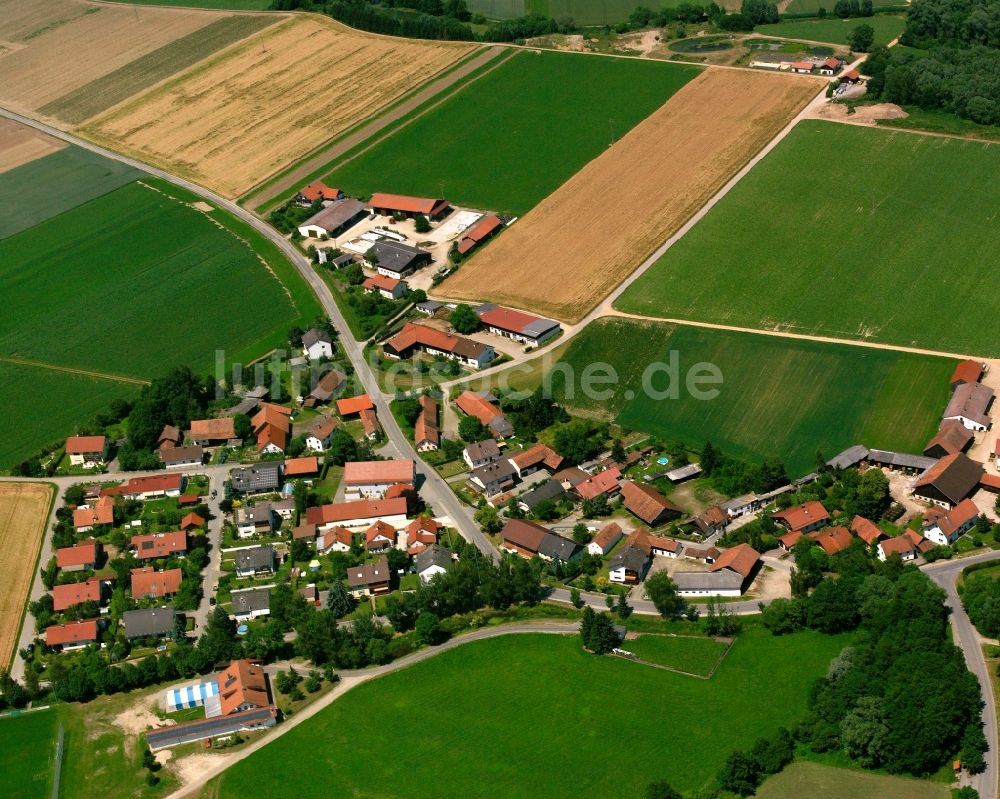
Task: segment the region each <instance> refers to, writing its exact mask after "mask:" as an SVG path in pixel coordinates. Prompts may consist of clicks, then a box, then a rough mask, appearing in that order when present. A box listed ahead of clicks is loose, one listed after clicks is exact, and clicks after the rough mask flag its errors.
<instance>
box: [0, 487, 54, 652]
mask: <svg viewBox="0 0 1000 799" xmlns="http://www.w3.org/2000/svg"><path fill="white" fill-rule="evenodd" d="M51 499H52V488H51V486H47V485H41V484H39V483H0V551H2V552H3V553H4V555H5V558H6V562H7V568H6V570H5V575H4V580H3V581H2V582H0V668H8V667H9V666H10V664H11V661H12V657H11V656H12V655H13V654H14V646H15V644H16V642H17V633H18V628H19V627H20V622H21V614H22V612H23V611H24V606H25V603H26V602H27V601H28V591H29V590H30V589H31V581H32V580H33V579H34V576H35V560H36V559H37V558H38V551H39V550H40V549H41V546H42V537H43V536H44V535H45V526H46V524H45V523H46V521H47V519H48V516H49V502H50V500H51ZM28 623H30V622H28Z"/></svg>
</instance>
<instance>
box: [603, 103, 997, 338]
mask: <svg viewBox="0 0 1000 799" xmlns="http://www.w3.org/2000/svg"><path fill="white" fill-rule="evenodd" d="M998 204H1000V146H998V145H993V144H983V143H981V142H973V141H966V140H959V139H947V138H940V137H931V136H919V135H915V134H911V133H902V132H891V131H887V130H881V129H870V128H862V127H858V126H854V125H840V124H836V123H831V122H820V121H805V122H800V123H799V124H798V126H796V128H795V129H794V130H793V131H792V133H791V134H790V135H789V136H788V137H787V138H786V139H785V140H784V141H783V142H782V143H781V144H779V145H778V147H777V148H776V149H775V150H773V151H772V152H771V153H770V154H768V155H767V157H766V158H764V159H763V161H761V162H760V163H759V164H758V165H757V166H756V167H754V169H753V170H752V171H751V172H750V173H749V174H748V175H747V176H746V177H745V178H743V180H741V181H740V182H739V183H738V184H737V185H736V186H735V187H734V188H733V190H732V191H730V192H729V193H728V194H727V195H726V196H725V197H724V198H723V199H722V200H721V201H720V202H719V204H718V205H716V206H715V207H714V208H713V209H712V210H711V211H710V212H709V213H708V215H707V216H705V217H704V218H703V219H702V220H701V221H700V222H699V223H698V224H697V225H696V226H695V227H694V228H693V229H692V230H691V231H690V232H689V233H688V234H687V235H686V236H684V238H682V239H681V240H680V241H679V242H677V244H676V245H674V246H673V247H671V249H670V250H668V251H667V253H666V254H665V255H664V256H663V257H662V258H661V259H660V260H659V261H658V262H657V263H656V264H654V265H653V267H652V268H650V269H649V271H647V272H646V273H645V274H644V275H643V276H642V277H641V278H640V279H639V280H637V281H636V282H635V283H634V284H632V286H630V287H629V289H628V290H627V291H626V292H625V293H624V295H623V296H622V297H621V298H620V299H619V300H618V301H617V302H616V303H615V305H616V307H618V308H620V309H621V310H624V311H630V312H634V313H639V314H645V315H650V316H663V317H667V318H672V319H691V320H697V321H706V322H718V323H724V324H729V325H737V326H742V327H755V328H764V329H778V330H785V331H793V332H797V333H806V334H819V335H824V336H831V337H836V338H863V339H867V340H872V341H882V342H889V343H893V344H900V345H907V346H914V347H921V348H927V349H932V350H935V351H941V352H951V353H965V354H972V355H978V356H996V355H1000V338H998V337H997V335H996V333H995V330H994V325H992V324H990V323H989V322H988V321H987V320H990V319H992V318H993V316H995V310H996V307H995V306H996V297H997V296H998V294H1000V269H997V268H996V258H995V253H996V252H997V250H998V249H1000V226H998V225H997V224H996V208H997V206H998Z"/></svg>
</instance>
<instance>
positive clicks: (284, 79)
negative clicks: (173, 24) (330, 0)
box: [80, 15, 472, 197]
mask: <svg viewBox="0 0 1000 799" xmlns="http://www.w3.org/2000/svg"><path fill="white" fill-rule="evenodd" d="M471 47H472V46H471V45H468V44H465V43H456V42H430V41H418V40H415V39H391V38H389V37H383V36H376V35H372V34H367V33H361V32H359V31H352V30H350V29H348V28H344V27H343V26H341V25H338V24H337V23H335V22H334V21H333V20H330V19H327V18H322V17H313V16H304V15H299V16H296V17H295V18H293V19H291V20H289V21H288V22H285V23H281V24H279V25H277V26H274V27H271V28H269V29H268V30H266V31H265V32H264V33H263V34H261V35H257V36H252V37H250V39H248V40H246V41H244V42H243V43H242V44H240V45H237V46H235V47H231V48H229V49H228V50H226V51H225V52H223V53H220V54H219V55H217V56H214V57H212V58H210V59H208V60H206V61H204V62H202V63H201V64H199V65H198V66H196V67H194V68H193V69H191V70H188V71H187V72H185V73H183V74H182V75H180V76H178V77H177V78H175V79H173V80H171V81H168V82H167V83H165V84H163V85H162V86H160V87H158V88H154V89H152V90H150V91H149V92H146V93H145V94H142V95H140V96H138V97H136V98H134V99H133V100H131V101H129V102H127V103H125V104H124V105H122V106H120V107H119V108H117V109H116V110H114V111H112V112H111V113H110V114H108V115H107V116H104V117H101V118H98V119H97V120H94V121H93V122H92V123H90V124H88V125H86V126H84V127H83V128H82V129H81V130H80V133H81V135H84V136H85V137H87V138H90V139H92V140H93V141H95V142H97V143H99V144H102V145H105V146H107V147H109V148H111V149H114V150H117V151H119V152H123V153H125V154H127V155H131V156H133V157H135V158H138V159H141V160H143V161H145V162H147V163H151V164H155V165H157V166H162V167H165V168H167V169H169V170H170V171H171V172H173V173H175V174H180V175H182V176H184V177H186V178H189V179H190V180H193V181H196V182H198V183H200V184H202V185H204V186H207V187H209V188H212V189H214V190H216V191H218V192H219V193H221V194H223V195H225V196H227V197H235V196H237V195H239V194H242V193H243V192H245V191H246V190H247V189H249V188H250V187H251V186H254V185H256V184H258V183H260V182H261V181H262V180H264V179H266V178H268V177H269V176H270V175H273V174H275V173H276V172H278V171H280V170H281V169H283V168H284V167H286V166H287V165H288V164H290V163H293V162H295V161H296V160H298V159H299V158H301V157H303V156H304V155H306V154H307V153H309V152H311V151H312V150H313V149H315V148H316V147H318V146H319V145H321V144H322V143H323V142H325V141H329V140H330V139H332V138H334V137H335V136H337V135H338V134H339V133H342V132H343V131H345V130H348V129H349V128H351V127H353V126H354V125H355V124H357V123H359V122H361V121H362V120H363V119H366V118H367V117H370V116H372V115H373V114H374V113H377V111H378V110H379V109H380V108H382V107H384V106H386V105H388V104H389V103H391V102H393V101H394V100H396V99H397V98H398V97H400V96H401V95H403V94H405V93H406V92H408V91H410V90H411V89H412V88H413V87H414V86H416V85H417V84H419V83H421V82H423V81H425V80H427V79H428V78H430V77H431V76H433V75H434V74H436V73H438V72H440V71H441V70H443V69H445V68H446V67H448V66H449V65H450V64H452V63H453V62H455V61H457V60H458V59H459V58H461V57H462V56H463V55H465V54H466V53H468V52H469V51H470V49H471Z"/></svg>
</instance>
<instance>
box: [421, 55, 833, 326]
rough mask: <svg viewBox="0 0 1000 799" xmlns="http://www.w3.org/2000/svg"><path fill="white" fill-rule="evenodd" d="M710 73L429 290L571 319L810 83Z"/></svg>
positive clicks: (703, 197) (705, 193)
mask: <svg viewBox="0 0 1000 799" xmlns="http://www.w3.org/2000/svg"><path fill="white" fill-rule="evenodd" d="M822 85H823V84H822V82H821V81H819V80H816V79H813V78H808V77H803V76H792V75H776V74H770V73H763V72H751V71H749V70H734V69H709V70H706V71H705V72H704V73H702V74H701V75H700V76H698V77H697V78H695V79H694V80H693V81H691V82H690V83H688V84H687V85H686V86H684V87H683V88H682V89H681V90H680V91H678V92H677V93H676V94H675V95H673V97H671V98H670V100H668V101H667V102H666V103H665V104H664V105H663V106H662V107H660V108H659V109H658V110H657V111H656V112H654V113H653V114H651V115H650V116H649V117H648V118H646V119H645V120H644V121H643V122H641V123H640V124H639V125H637V126H636V127H635V128H633V129H632V131H630V132H629V133H628V134H627V135H626V136H625V137H624V138H623V139H622V140H621V141H619V142H617V143H616V144H615V145H614V146H612V147H611V148H609V149H608V150H607V151H605V152H604V153H603V154H602V155H600V156H599V157H598V158H596V159H594V160H593V161H591V162H590V163H589V164H587V166H585V167H584V168H583V169H582V170H580V171H579V172H578V173H577V174H576V175H574V176H573V177H572V178H570V179H569V180H568V181H567V182H566V183H564V184H563V185H562V186H561V187H560V188H559V189H557V190H556V191H555V192H553V193H552V194H550V195H549V196H548V197H546V198H545V199H544V200H543V201H542V202H541V203H539V204H538V205H537V206H536V207H535V208H534V209H533V210H531V211H530V212H529V213H528V214H527V215H525V217H524V218H523V219H521V220H519V221H518V222H517V223H515V224H514V225H513V226H512V227H511V228H510V229H509V230H507V231H506V232H504V233H503V234H502V235H501V236H500V237H499V238H498V239H497V240H496V241H494V242H492V243H490V244H489V245H487V246H486V247H484V248H483V250H482V251H481V252H480V253H478V254H477V255H475V256H473V257H472V259H471V260H470V261H469V262H468V263H467V264H464V265H463V266H462V267H461V268H460V269H459V270H458V271H457V272H455V273H454V275H453V276H451V277H449V278H448V279H447V280H445V282H444V283H442V284H441V286H440V287H439V291H438V292H437V293H438V294H440V295H441V296H443V297H447V298H449V299H456V300H482V301H490V302H499V303H506V304H509V305H513V306H515V307H518V308H524V309H530V310H532V311H535V312H537V313H542V314H547V315H550V316H554V317H556V318H558V319H561V320H563V321H567V322H577V321H579V320H580V319H582V318H583V317H584V316H586V314H587V313H588V312H589V311H590V310H591V309H593V308H594V307H595V306H596V305H597V304H598V303H599V302H600V301H601V300H602V299H603V298H604V297H606V296H607V295H608V294H609V293H610V292H611V291H613V290H614V288H615V287H616V286H618V285H619V284H620V283H621V282H622V281H623V280H624V279H625V278H626V277H628V275H629V274H630V273H631V272H632V271H633V270H635V269H636V268H637V267H638V266H639V265H640V264H641V263H642V261H643V260H644V259H645V258H646V257H648V256H649V255H650V254H651V253H652V252H653V251H655V250H656V248H657V247H658V246H659V245H661V244H662V243H663V242H664V241H666V240H667V239H668V238H669V237H670V236H671V235H673V234H674V233H676V232H677V230H678V229H680V227H681V226H682V225H683V224H684V223H685V222H686V221H687V220H688V219H690V218H691V217H692V216H693V215H694V214H695V212H696V211H697V210H698V209H699V208H700V207H701V206H703V205H704V204H705V203H706V202H707V201H708V200H709V199H710V198H711V197H712V195H713V194H715V193H716V192H717V191H718V190H719V189H720V188H721V187H722V186H723V185H724V184H725V182H726V181H727V180H729V178H731V177H732V176H733V175H734V174H735V173H736V172H737V171H739V170H740V169H741V168H742V167H743V166H744V165H745V164H746V163H747V162H748V161H749V160H750V159H751V158H752V157H753V156H754V155H755V154H757V153H758V152H759V151H760V150H761V148H762V147H763V146H764V145H765V144H766V143H767V142H768V141H769V140H771V139H772V138H774V136H775V135H777V133H778V132H779V131H781V129H782V128H783V127H784V126H785V125H786V124H787V123H788V122H789V120H790V119H791V118H792V117H793V116H794V115H795V114H796V113H797V112H798V111H799V110H800V109H802V108H803V107H804V106H805V105H806V103H807V102H808V101H809V100H810V99H812V98H813V97H814V96H815V95H816V94H817V93H818V92H819V91H820V90H821V89H822Z"/></svg>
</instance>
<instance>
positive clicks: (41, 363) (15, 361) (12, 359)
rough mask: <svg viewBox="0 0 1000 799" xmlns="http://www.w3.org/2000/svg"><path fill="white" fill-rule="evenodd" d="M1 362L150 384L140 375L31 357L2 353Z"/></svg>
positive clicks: (124, 381) (119, 381) (135, 383)
mask: <svg viewBox="0 0 1000 799" xmlns="http://www.w3.org/2000/svg"><path fill="white" fill-rule="evenodd" d="M0 363H12V364H14V365H16V366H35V367H37V368H39V369H51V370H52V371H53V372H66V373H67V374H71V375H82V376H83V377H96V378H98V379H99V380H113V381H115V382H116V383H132V384H133V385H136V386H148V385H149V381H148V380H140V379H139V378H138V377H126V376H125V375H115V374H111V373H110V372H94V371H92V370H90V369H74V368H73V367H72V366H58V365H56V364H54V363H46V362H45V361H33V360H31V359H29V358H15V357H13V356H6V355H0Z"/></svg>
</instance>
